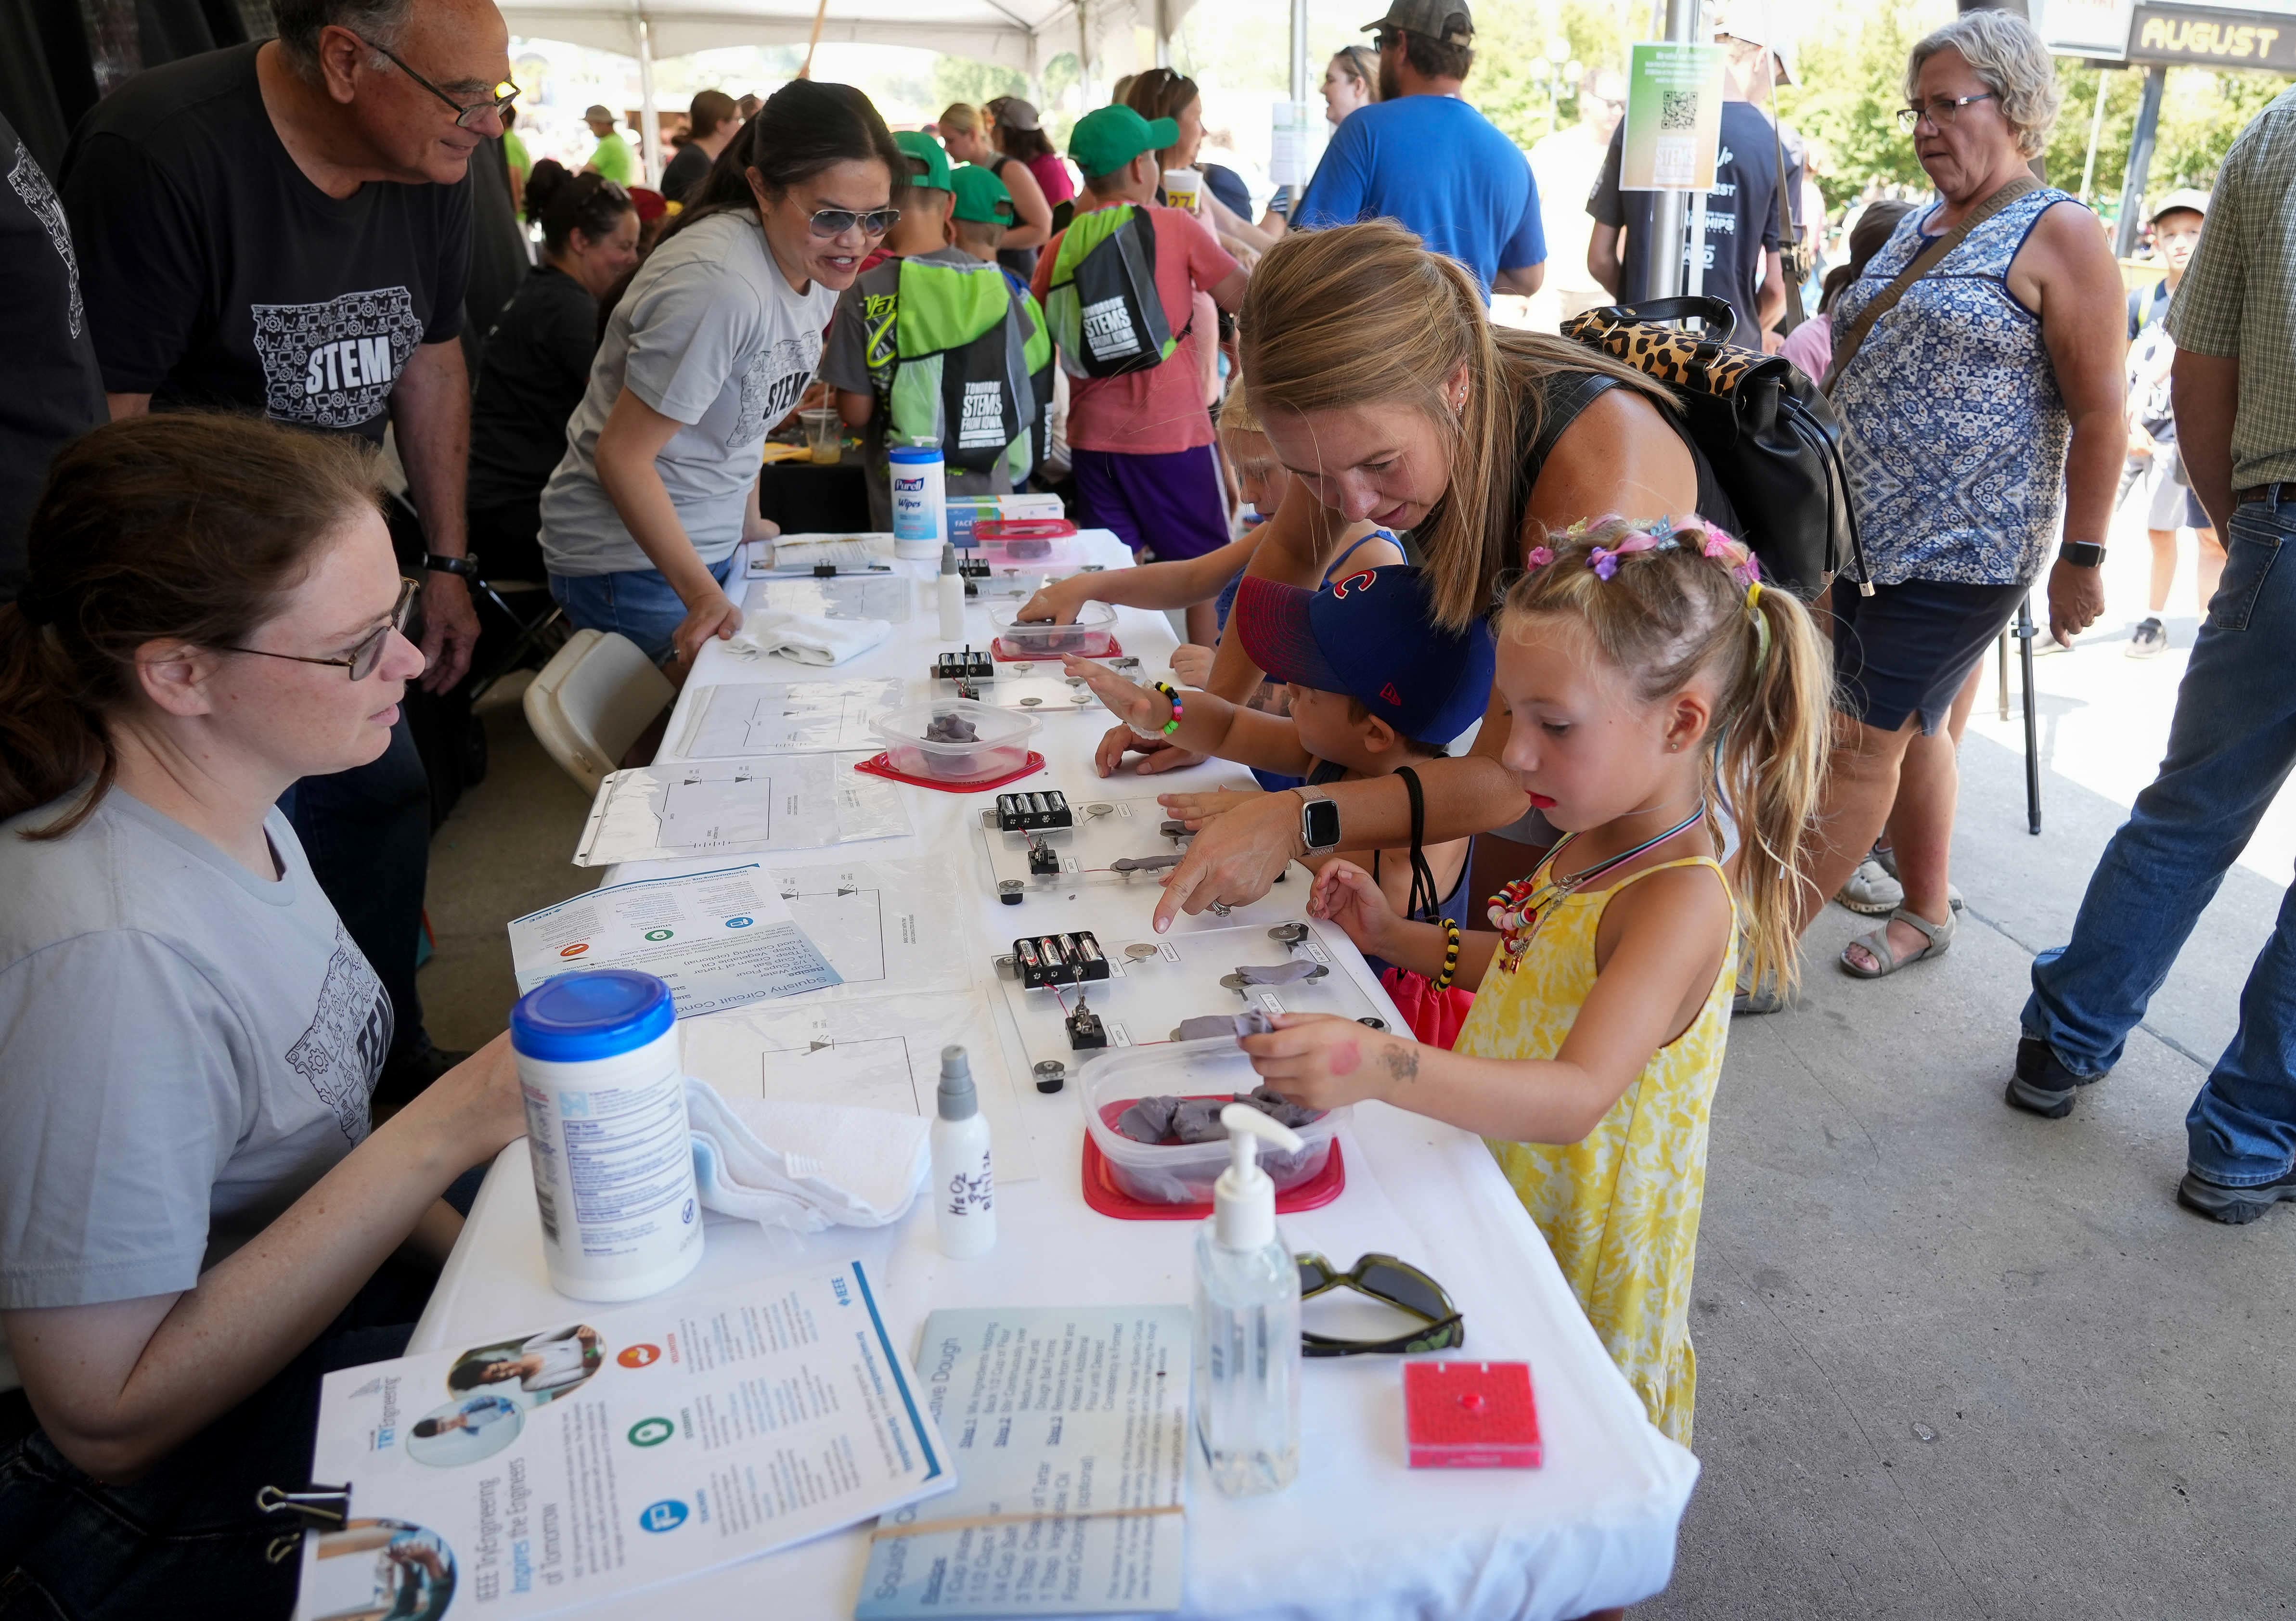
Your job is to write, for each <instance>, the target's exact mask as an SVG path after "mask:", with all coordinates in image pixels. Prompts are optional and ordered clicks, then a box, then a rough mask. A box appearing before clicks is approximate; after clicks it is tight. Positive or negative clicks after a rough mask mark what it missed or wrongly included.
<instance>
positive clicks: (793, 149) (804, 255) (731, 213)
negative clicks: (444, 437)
mask: <svg viewBox="0 0 2296 1621" xmlns="http://www.w3.org/2000/svg"><path fill="white" fill-rule="evenodd" d="M900 164H901V160H900V153H899V151H898V149H897V148H896V147H895V146H894V144H893V137H892V135H890V133H889V132H888V131H887V130H886V128H885V124H884V120H883V119H880V118H879V117H878V116H877V111H876V109H875V108H873V107H872V106H871V105H870V104H869V99H868V98H867V97H866V96H865V95H863V94H861V93H860V92H859V91H858V90H856V89H854V88H853V87H852V86H849V85H824V84H816V83H814V82H812V81H810V80H807V79H799V80H797V81H795V82H793V83H791V84H788V85H784V86H783V87H782V88H781V89H779V90H777V91H775V93H774V94H773V95H772V96H771V97H770V98H769V99H768V100H767V102H766V104H765V106H764V107H763V108H761V109H760V110H759V111H758V116H757V117H756V118H754V119H750V121H749V123H748V124H746V125H744V126H743V127H742V133H741V134H740V135H737V136H735V137H734V143H733V144H732V145H731V146H729V147H727V148H726V150H725V151H723V152H721V153H719V154H718V158H717V163H716V164H714V165H713V166H712V167H711V168H710V171H709V177H708V178H707V179H706V180H704V181H703V182H702V184H701V189H700V190H699V191H698V192H695V193H694V194H693V199H692V201H690V202H689V203H688V205H687V207H686V209H685V212H684V213H683V214H682V215H680V216H679V217H678V219H677V222H676V224H675V225H672V226H671V227H670V229H669V230H668V232H667V233H664V235H663V237H662V239H661V242H660V246H658V247H657V248H655V250H653V252H652V255H651V256H649V257H648V258H647V259H646V261H645V263H644V264H643V265H641V266H639V267H638V272H637V274H636V275H635V276H634V277H632V278H631V281H630V284H629V289H628V291H627V292H625V293H624V294H623V295H622V297H621V300H620V302H619V304H617V305H616V306H615V308H614V312H613V314H612V315H611V317H610V318H609V319H608V321H607V323H606V335H605V340H604V342H603V343H602V344H601V345H600V346H599V349H598V357H597V360H596V362H595V363H594V364H593V365H592V367H591V370H590V384H589V389H588V391H587V392H586V394H585V395H584V397H583V399H582V404H581V405H580V407H579V408H578V410H577V411H576V412H575V413H574V418H573V421H572V422H570V423H569V424H568V425H567V448H566V457H565V460H564V461H562V462H561V463H559V465H558V471H556V472H554V473H553V474H552V475H551V479H550V484H549V487H548V488H547V489H545V491H544V492H543V496H542V550H543V556H544V559H545V561H547V563H548V564H549V567H550V589H551V594H552V595H553V596H554V597H556V598H557V600H558V602H559V604H560V605H561V606H562V607H563V608H564V609H565V610H566V616H567V618H570V619H571V620H572V621H573V622H574V623H575V624H576V625H578V626H594V627H595V628H597V629H599V630H605V631H618V632H619V633H620V634H623V635H625V636H627V637H628V638H629V639H630V640H631V641H633V642H635V643H637V644H638V646H639V647H641V648H643V649H644V650H645V652H646V654H647V656H648V657H650V658H652V659H656V660H658V661H663V662H668V661H669V660H671V659H673V658H674V659H675V660H676V666H677V667H680V668H681V669H682V668H683V667H685V666H688V665H690V664H691V663H692V662H693V656H694V654H695V652H696V651H699V650H700V648H701V645H702V644H703V643H706V642H708V641H709V640H710V638H712V637H722V636H730V635H732V634H734V632H735V631H736V630H738V629H740V628H741V624H742V610H740V609H739V608H737V607H735V606H734V602H733V599H732V598H730V597H729V596H727V595H726V592H725V589H724V585H725V581H726V576H727V575H728V574H729V573H731V571H732V569H733V566H734V547H735V546H736V545H737V544H740V542H741V541H742V538H743V536H745V535H747V534H753V533H755V534H762V533H771V531H770V530H768V529H766V528H763V526H762V525H761V523H760V522H759V520H758V511H757V496H756V490H757V483H758V464H759V454H760V452H761V450H762V447H763V446H764V443H765V438H766V435H767V432H768V431H769V430H771V429H772V428H773V426H774V425H775V423H776V422H780V421H781V420H782V419H783V417H785V416H787V415H788V414H789V413H790V411H791V409H792V408H793V407H794V406H795V405H797V403H798V398H799V396H800V395H801V394H802V393H803V392H804V391H805V387H806V385H807V383H808V381H811V380H812V377H813V373H814V368H815V366H816V364H817V363H818V362H819V360H820V358H821V343H822V332H823V330H824V328H825V327H827V326H828V324H829V322H830V317H831V316H832V315H833V314H835V312H836V308H837V295H838V294H839V293H840V292H841V291H844V290H845V289H846V288H848V287H849V286H851V285H852V284H853V279H854V277H855V276H857V275H858V274H860V272H861V266H862V262H863V260H864V259H865V258H866V257H867V255H868V254H869V252H870V250H872V249H873V248H874V247H875V246H876V245H877V243H878V242H880V241H881V239H882V238H883V236H884V234H885V232H886V231H887V230H888V229H889V228H890V226H891V225H892V222H893V219H894V217H896V216H895V215H894V213H893V210H892V209H891V207H890V200H891V196H892V187H893V176H894V175H895V174H897V173H898V172H899V171H900Z"/></svg>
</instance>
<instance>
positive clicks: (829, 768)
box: [574, 753, 909, 867]
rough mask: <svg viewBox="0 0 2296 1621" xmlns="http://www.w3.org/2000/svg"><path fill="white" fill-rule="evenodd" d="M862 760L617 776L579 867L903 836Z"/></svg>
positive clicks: (818, 757)
mask: <svg viewBox="0 0 2296 1621" xmlns="http://www.w3.org/2000/svg"><path fill="white" fill-rule="evenodd" d="M868 757H869V756H868V755H867V754H865V753H849V754H787V755H775V756H772V757H767V758H765V759H756V760H688V761H685V762H683V763H681V764H677V765H646V766H642V767H640V768H638V769H636V770H632V771H618V772H615V773H614V774H612V775H611V776H609V777H608V778H607V779H606V780H605V782H603V783H601V784H600V785H599V787H598V797H597V798H596V800H595V801H594V802H593V803H592V805H591V806H590V819H589V821H588V823H586V825H585V826H584V827H583V829H582V839H581V842H580V843H579V844H578V845H577V846H576V847H575V848H574V864H575V865H576V866H578V867H600V866H608V865H611V864H613V863H615V862H620V861H672V860H676V859H677V858H678V857H680V856H742V855H748V854H750V853H752V852H756V851H761V850H812V849H821V848H824V847H827V846H830V845H833V844H842V843H845V842H847V841H849V840H852V839H897V838H899V837H900V836H901V835H902V834H904V833H906V832H907V831H909V814H908V812H907V811H906V809H905V808H903V806H902V805H901V797H900V793H899V790H898V789H897V788H896V786H895V785H894V784H893V783H891V782H887V781H886V780H885V779H883V778H881V777H873V776H870V775H868V774H866V773H864V772H857V771H855V770H854V769H853V767H854V766H855V765H858V764H859V763H860V762H861V761H863V760H865V759H867V758H868Z"/></svg>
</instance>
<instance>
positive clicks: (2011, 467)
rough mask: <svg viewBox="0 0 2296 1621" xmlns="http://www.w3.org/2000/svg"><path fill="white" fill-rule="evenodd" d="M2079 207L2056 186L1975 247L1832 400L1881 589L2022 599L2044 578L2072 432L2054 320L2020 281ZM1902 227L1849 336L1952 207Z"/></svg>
mask: <svg viewBox="0 0 2296 1621" xmlns="http://www.w3.org/2000/svg"><path fill="white" fill-rule="evenodd" d="M2070 201H2072V199H2071V197H2070V196H2069V195H2068V194H2067V193H2065V192H2060V191H2056V190H2054V188H2051V187H2046V186H2044V187H2042V188H2041V189H2040V190H2038V191H2035V192H2026V193H2025V195H2023V196H2022V197H2020V198H2018V199H2017V200H2016V201H2014V202H2013V203H2011V204H2010V205H2009V206H2008V207H2007V208H2005V209H2002V210H2001V212H1999V213H1998V214H1996V215H1995V216H1994V217H1992V218H1991V219H1989V220H1987V221H1986V222H1985V223H1984V224H1983V225H1979V226H1978V227H1977V229H1976V230H1974V231H1972V232H1971V233H1969V234H1968V236H1966V237H1965V238H1964V239H1963V240H1962V242H1961V244H1960V245H1959V246H1958V247H1956V248H1955V249H1954V250H1953V251H1952V252H1951V253H1948V255H1946V257H1945V258H1944V260H1943V261H1942V262H1941V263H1939V265H1938V266H1935V267H1934V268H1933V269H1931V272H1930V273H1929V274H1927V275H1926V276H1923V278H1922V279H1921V280H1920V281H1918V282H1915V283H1914V284H1913V286H1911V287H1910V288H1908V289H1907V291H1906V296H1905V297H1904V298H1903V299H1899V300H1898V307H1896V308H1895V309H1893V310H1891V311H1890V313H1889V314H1888V315H1883V316H1882V319H1881V320H1880V321H1879V322H1877V323H1874V330H1873V331H1872V332H1868V333H1867V334H1866V342H1865V344H1864V345H1863V347H1861V348H1859V349H1858V351H1857V355H1856V356H1854V357H1852V359H1851V360H1850V363H1849V370H1847V371H1846V372H1844V373H1842V374H1841V379H1840V381H1837V382H1836V383H1835V385H1834V389H1833V408H1834V410H1835V412H1836V413H1839V414H1840V416H1841V420H1842V422H1844V423H1845V424H1846V425H1847V428H1848V433H1847V434H1846V436H1845V438H1846V444H1845V446H1844V451H1845V457H1844V459H1845V460H1846V461H1847V463H1849V483H1850V495H1851V499H1852V500H1853V501H1854V502H1855V503H1857V527H1858V529H1859V531H1860V533H1861V534H1862V535H1863V536H1864V538H1865V542H1866V560H1867V565H1868V567H1869V568H1870V569H1871V570H1872V573H1873V577H1874V581H1875V583H1877V584H1880V585H1896V584H1898V582H1900V581H1903V580H1909V579H1924V580H1956V581H1960V582H1962V583H1964V584H1967V585H2021V584H2025V583H2029V582H2030V581H2031V580H2032V579H2034V578H2035V577H2037V576H2038V575H2039V573H2040V572H2041V568H2042V565H2043V563H2044V562H2046V561H2047V558H2048V555H2049V551H2050V548H2051V546H2052V545H2053V544H2054V542H2055V540H2056V535H2057V518H2058V511H2059V508H2060V507H2061V506H2062V504H2063V499H2064V485H2065V446H2066V445H2067V443H2068V441H2069V440H2070V438H2071V431H2072V430H2071V418H2070V417H2069V416H2068V414H2067V413H2066V411H2065V402H2064V397H2063V395H2062V394H2061V393H2059V392H2058V389H2057V375H2056V372H2055V370H2054V367H2052V366H2051V364H2049V352H2048V349H2047V348H2046V346H2045V345H2044V344H2043V343H2042V341H2041V322H2040V317H2039V316H2038V315H2035V314H2034V313H2033V312H2032V311H2031V310H2030V309H2028V308H2026V307H2025V306H2024V305H2023V304H2021V303H2020V302H2019V301H2018V299H2017V298H2016V296H2015V295H2014V294H2013V293H2012V292H2011V291H2009V280H2008V278H2009V266H2010V262H2011V261H2012V260H2013V259H2014V258H2016V257H2017V251H2018V250H2019V249H2021V248H2022V247H2023V246H2024V245H2025V239H2026V238H2027V237H2028V236H2030V234H2031V233H2032V230H2033V226H2034V225H2036V224H2037V223H2038V221H2039V219H2040V217H2041V216H2042V214H2043V213H2045V212H2046V210H2048V209H2051V208H2053V207H2054V206H2055V205H2056V204H2058V203H2061V202H2070ZM1942 206H1943V205H1942V204H1939V205H1935V206H1932V207H1931V208H1929V209H1922V210H1919V211H1917V212H1915V213H1912V214H1908V215H1907V216H1906V217H1905V218H1904V219H1903V220H1901V221H1899V222H1898V229H1897V231H1896V232H1895V233H1893V234H1892V235H1891V236H1890V240H1889V242H1888V243H1887V244H1885V245H1884V246H1883V248H1882V251H1881V252H1879V253H1877V254H1875V255H1874V258H1873V259H1872V260H1871V261H1870V262H1869V263H1868V264H1867V265H1866V272H1865V274H1863V275H1861V276H1859V277H1858V278H1857V281H1856V282H1852V283H1851V284H1850V285H1849V288H1848V289H1847V290H1846V291H1844V292H1843V293H1842V295H1841V300H1840V302H1839V303H1838V304H1837V305H1836V306H1835V308H1834V311H1833V330H1834V331H1835V332H1847V331H1848V330H1849V327H1850V325H1851V324H1852V323H1854V322H1856V320H1857V313H1858V311H1860V310H1862V309H1863V308H1865V307H1866V304H1867V303H1868V302H1870V301H1871V300H1872V299H1874V297H1875V296H1876V295H1877V294H1879V293H1880V292H1881V291H1882V289H1883V288H1885V287H1887V286H1889V284H1890V282H1893V281H1895V280H1896V279H1897V276H1898V272H1899V271H1901V270H1903V269H1904V268H1905V267H1906V266H1907V265H1908V264H1910V263H1911V262H1912V261H1913V259H1914V258H1915V255H1916V254H1918V253H1920V252H1921V250H1923V248H1924V247H1926V246H1927V245H1928V244H1929V243H1930V242H1931V241H1933V240H1934V239H1935V236H1936V234H1937V233H1930V234H1929V235H1924V234H1923V226H1924V225H1927V224H1928V222H1929V221H1930V220H1931V218H1933V217H1935V215H1936V213H1937V211H1938V208H1939V207H1942Z"/></svg>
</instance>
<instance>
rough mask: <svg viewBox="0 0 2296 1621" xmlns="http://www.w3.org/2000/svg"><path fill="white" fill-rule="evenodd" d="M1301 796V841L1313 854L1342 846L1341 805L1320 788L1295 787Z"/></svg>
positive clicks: (1296, 792) (1294, 790)
mask: <svg viewBox="0 0 2296 1621" xmlns="http://www.w3.org/2000/svg"><path fill="white" fill-rule="evenodd" d="M1292 792H1293V793H1295V794H1298V795H1299V796H1300V801H1301V803H1300V843H1301V844H1304V845H1306V846H1307V847H1308V853H1309V854H1310V855H1313V854H1314V853H1315V852H1316V851H1317V850H1336V849H1338V848H1339V847H1340V806H1339V803H1338V801H1336V800H1334V799H1333V798H1332V797H1331V795H1329V794H1327V793H1325V792H1324V790H1322V789H1320V788H1295V789H1293V790H1292Z"/></svg>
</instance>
